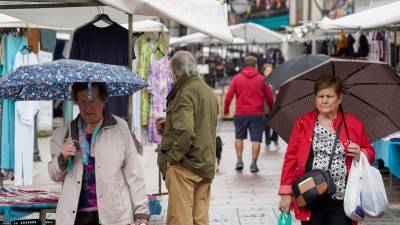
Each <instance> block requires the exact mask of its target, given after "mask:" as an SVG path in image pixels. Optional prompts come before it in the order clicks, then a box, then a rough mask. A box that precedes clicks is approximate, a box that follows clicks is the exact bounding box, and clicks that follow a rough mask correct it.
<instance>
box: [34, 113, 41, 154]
mask: <svg viewBox="0 0 400 225" xmlns="http://www.w3.org/2000/svg"><path fill="white" fill-rule="evenodd" d="M37 117H38V116H37V113H36V115H35V122H34V128H33V129H34V136H33V139H34V143H33V146H34V148H33V149H34V150H33V161H34V162H40V161H42V159H41V158H40V155H39V147H38V142H37V140H38V133H37V123H38V120H37Z"/></svg>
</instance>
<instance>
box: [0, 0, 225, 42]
mask: <svg viewBox="0 0 400 225" xmlns="http://www.w3.org/2000/svg"><path fill="white" fill-rule="evenodd" d="M0 2H1V1H0ZM17 2H19V3H21V2H22V3H26V4H31V3H35V2H36V4H37V3H38V2H40V1H29V0H26V1H2V2H1V3H2V5H6V6H7V8H10V7H13V5H15V4H16V3H17ZM49 2H50V1H49ZM59 2H60V1H59ZM64 2H65V3H63V4H61V3H60V5H63V7H61V8H24V9H4V8H6V7H3V9H1V7H0V13H4V14H7V15H9V16H12V17H15V18H18V19H20V20H22V21H26V22H28V23H32V24H38V25H40V26H46V27H50V28H65V29H75V28H77V27H79V26H82V25H84V23H86V22H89V21H91V20H92V19H93V17H94V16H95V15H97V14H98V13H99V8H98V7H95V6H91V7H73V8H70V7H68V4H71V5H73V4H72V2H79V4H83V3H85V2H87V3H88V4H92V5H97V4H100V2H101V3H103V4H105V5H107V6H102V7H101V10H104V12H105V13H106V14H108V15H109V16H110V18H111V19H112V20H114V21H115V22H117V23H120V24H121V23H126V22H127V20H128V19H127V15H126V13H132V14H133V15H134V18H133V21H136V22H137V21H141V20H145V19H150V18H154V17H166V18H169V19H172V20H175V21H177V22H178V23H181V24H183V25H185V26H187V27H190V28H193V29H196V30H198V31H201V32H204V33H206V34H208V35H210V36H213V37H215V38H217V39H220V40H222V41H224V42H232V40H233V37H232V34H231V33H230V31H229V29H228V25H227V7H226V4H221V3H220V2H219V1H217V0H100V1H95V0H87V1H85V0H80V1H64ZM42 3H43V2H42ZM77 4H78V3H77ZM74 6H76V4H75V5H74ZM110 6H112V7H110ZM28 7H30V5H28ZM32 7H34V4H32ZM54 7H55V6H54ZM141 15H146V16H141Z"/></svg>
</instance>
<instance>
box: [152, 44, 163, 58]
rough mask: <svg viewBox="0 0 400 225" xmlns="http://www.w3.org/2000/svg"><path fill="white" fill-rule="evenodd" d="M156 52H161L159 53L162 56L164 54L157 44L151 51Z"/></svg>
mask: <svg viewBox="0 0 400 225" xmlns="http://www.w3.org/2000/svg"><path fill="white" fill-rule="evenodd" d="M157 52H159V53H161V55H162V56H163V57H164V56H165V53H164V52H163V51H162V50H161V49H160V47H159V46H157V48H156V49H155V50H154V51H153V53H157Z"/></svg>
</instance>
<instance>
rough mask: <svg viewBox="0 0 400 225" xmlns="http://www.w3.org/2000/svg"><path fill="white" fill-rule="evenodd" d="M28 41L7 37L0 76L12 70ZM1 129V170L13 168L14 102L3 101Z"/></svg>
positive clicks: (21, 38)
mask: <svg viewBox="0 0 400 225" xmlns="http://www.w3.org/2000/svg"><path fill="white" fill-rule="evenodd" d="M25 45H28V41H27V39H26V38H25V37H24V36H14V35H12V34H10V35H7V38H6V43H5V59H4V68H3V71H2V75H4V74H5V73H7V72H10V71H12V70H13V67H14V60H15V55H16V54H17V53H18V52H19V51H20V50H21V49H22V48H23V47H24V46H25ZM2 115H3V116H2V121H1V123H2V127H1V133H2V137H1V164H0V167H1V168H2V169H13V168H14V136H15V133H14V132H15V101H11V100H3V112H2Z"/></svg>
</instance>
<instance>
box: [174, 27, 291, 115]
mask: <svg viewBox="0 0 400 225" xmlns="http://www.w3.org/2000/svg"><path fill="white" fill-rule="evenodd" d="M229 29H230V31H231V32H232V35H233V43H231V44H224V43H221V41H219V40H217V39H215V38H213V37H210V36H208V35H206V34H203V33H193V34H189V35H186V36H183V37H179V38H175V39H173V40H171V41H170V45H171V46H173V47H175V48H187V49H189V50H192V51H194V52H195V55H196V58H197V61H198V63H199V66H200V68H201V69H200V73H201V74H202V75H203V77H204V80H205V82H206V83H207V84H208V85H209V86H211V87H212V88H214V92H215V95H216V96H217V98H218V102H219V104H220V117H224V118H233V115H234V113H235V107H236V105H235V104H236V103H235V100H233V102H232V104H231V106H230V112H229V116H227V117H225V116H224V115H223V112H222V109H223V102H224V98H225V91H226V90H225V89H226V88H227V86H228V85H229V83H230V80H231V78H232V77H233V76H234V75H236V74H237V73H238V72H239V71H240V69H241V67H242V62H243V57H245V56H246V55H248V54H252V55H255V56H257V58H258V59H259V68H262V66H263V64H265V63H268V64H272V65H273V66H276V65H278V64H279V63H282V61H283V56H282V52H281V45H282V43H283V42H284V35H282V34H280V33H278V32H275V31H273V30H270V29H268V28H265V27H263V26H260V25H258V24H255V23H242V24H237V25H231V26H229ZM190 48H191V49H190Z"/></svg>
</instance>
